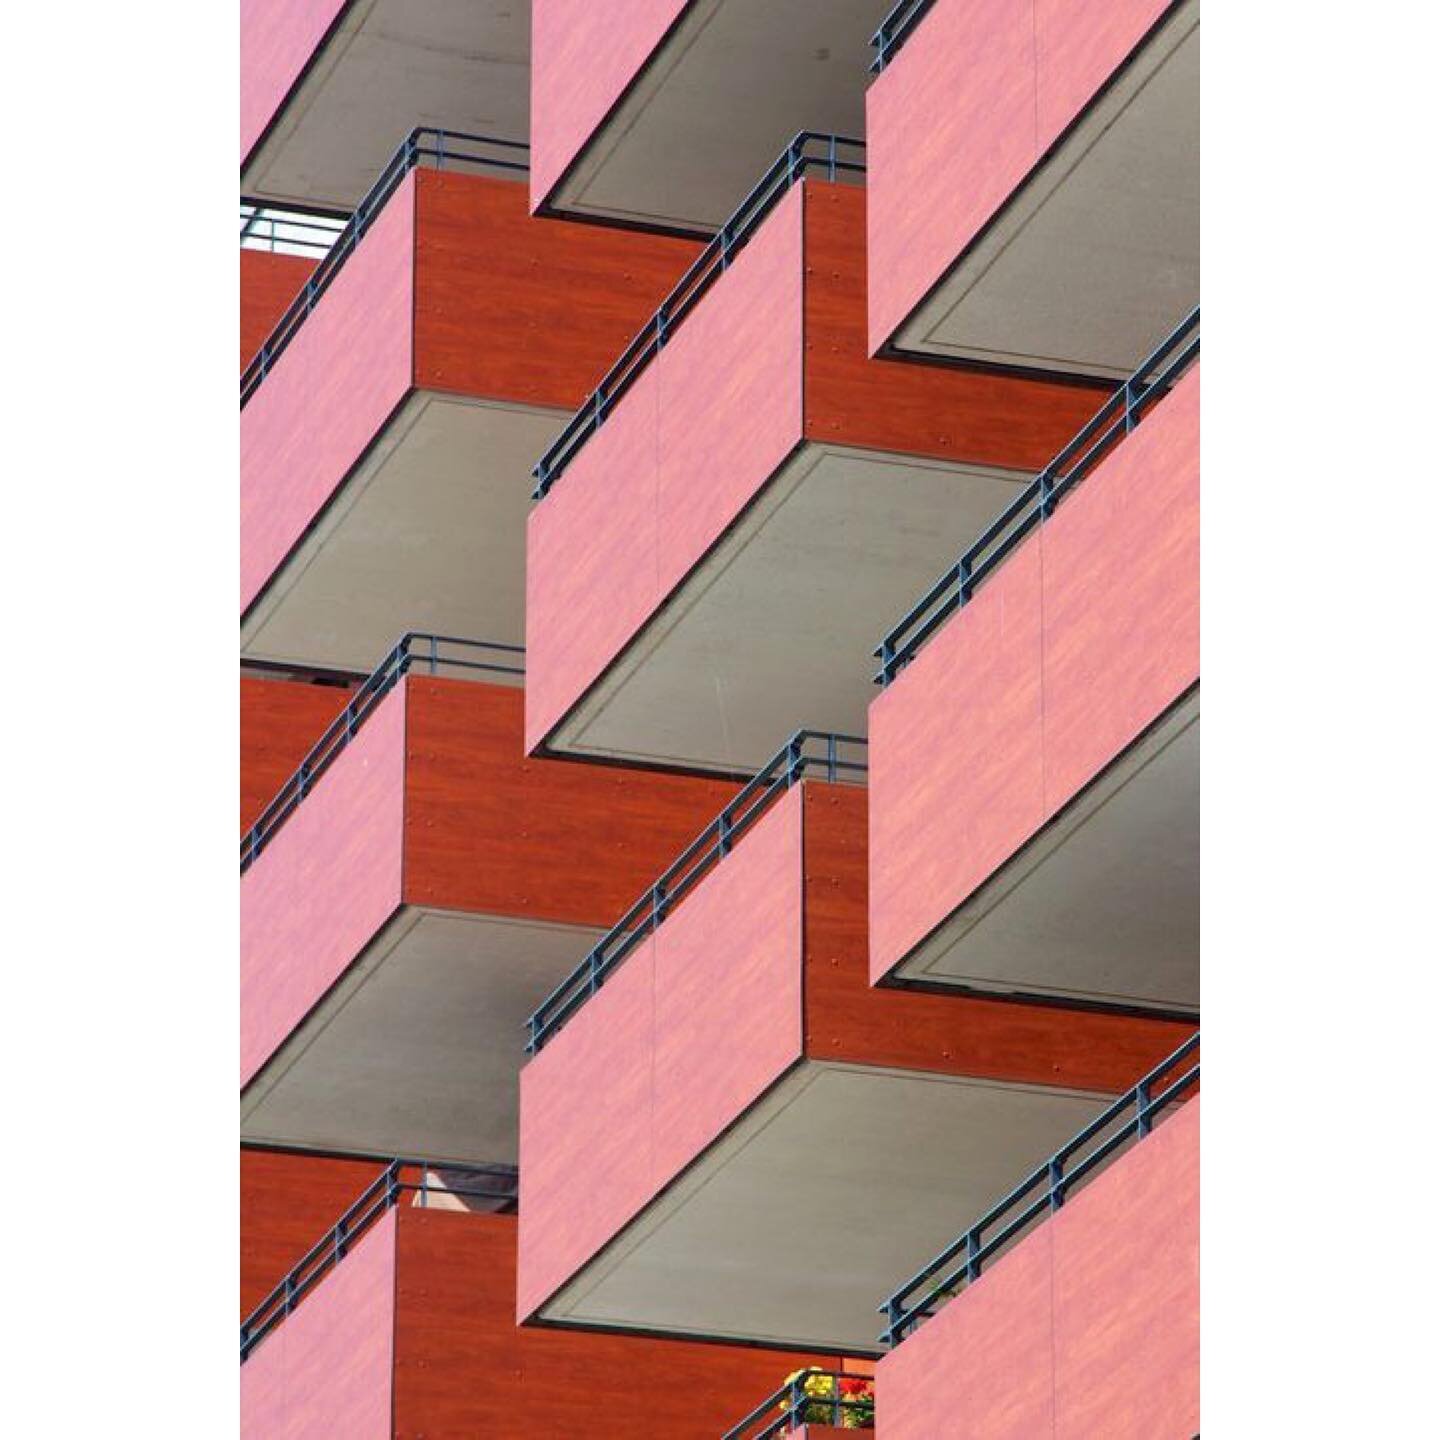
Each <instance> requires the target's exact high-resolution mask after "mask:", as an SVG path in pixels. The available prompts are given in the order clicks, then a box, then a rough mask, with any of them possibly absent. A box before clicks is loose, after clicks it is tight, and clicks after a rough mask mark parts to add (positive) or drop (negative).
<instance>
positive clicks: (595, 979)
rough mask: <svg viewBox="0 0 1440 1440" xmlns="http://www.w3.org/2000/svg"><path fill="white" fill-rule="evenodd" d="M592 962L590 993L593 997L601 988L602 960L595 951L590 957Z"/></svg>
mask: <svg viewBox="0 0 1440 1440" xmlns="http://www.w3.org/2000/svg"><path fill="white" fill-rule="evenodd" d="M588 959H589V961H590V981H589V987H588V988H589V993H590V994H591V995H593V994H594V993H595V992H596V991H597V990H598V989H599V988H600V958H599V956H598V955H597V954H596V952H595V951H594V950H592V951H591V952H590V954H589V956H588Z"/></svg>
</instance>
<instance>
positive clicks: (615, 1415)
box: [395, 1207, 826, 1440]
mask: <svg viewBox="0 0 1440 1440" xmlns="http://www.w3.org/2000/svg"><path fill="white" fill-rule="evenodd" d="M399 1220H400V1225H399V1234H398V1247H397V1265H398V1271H399V1273H398V1278H397V1282H396V1311H395V1328H396V1341H395V1435H396V1437H397V1440H422V1437H431V1436H439V1435H484V1436H493V1437H497V1440H498V1437H502V1436H520V1435H525V1436H542V1435H543V1436H554V1437H557V1440H559V1437H568V1436H574V1437H576V1440H579V1437H581V1436H584V1437H585V1440H608V1437H614V1440H633V1437H635V1436H638V1435H654V1436H664V1437H665V1440H714V1437H715V1436H716V1435H718V1434H719V1433H720V1432H721V1431H722V1430H724V1429H726V1428H727V1427H728V1426H729V1425H732V1424H734V1423H735V1422H736V1421H738V1420H740V1419H741V1418H742V1417H743V1416H744V1415H745V1414H746V1412H747V1411H749V1410H751V1409H752V1408H753V1407H754V1406H755V1405H756V1404H757V1403H758V1402H759V1401H760V1400H761V1399H763V1398H764V1397H765V1396H766V1395H767V1394H769V1393H770V1392H771V1391H773V1390H775V1389H777V1388H778V1387H779V1385H780V1383H781V1382H782V1381H783V1380H784V1379H785V1377H786V1375H788V1374H789V1373H790V1372H791V1371H792V1370H797V1369H799V1368H800V1367H801V1366H804V1365H813V1364H820V1365H824V1364H826V1361H825V1359H824V1358H823V1357H818V1356H815V1355H809V1354H797V1353H794V1352H788V1351H783V1350H781V1351H775V1350H756V1349H747V1348H745V1347H743V1346H733V1345H709V1344H699V1343H694V1342H689V1341H683V1340H651V1339H645V1338H641V1337H636V1336H620V1335H606V1334H596V1333H586V1332H581V1331H575V1330H554V1329H544V1328H532V1327H525V1328H519V1327H517V1326H516V1324H515V1245H516V1222H515V1219H514V1218H513V1217H511V1216H504V1215H493V1216H492V1215H464V1214H459V1213H456V1212H453V1211H448V1212H447V1211H440V1210H422V1209H418V1208H412V1207H404V1208H402V1209H401V1210H400V1211H399Z"/></svg>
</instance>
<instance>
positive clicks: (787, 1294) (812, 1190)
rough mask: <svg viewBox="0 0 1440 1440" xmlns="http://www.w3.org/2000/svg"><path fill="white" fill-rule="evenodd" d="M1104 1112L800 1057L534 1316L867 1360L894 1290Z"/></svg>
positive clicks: (991, 1087)
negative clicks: (881, 1305)
mask: <svg viewBox="0 0 1440 1440" xmlns="http://www.w3.org/2000/svg"><path fill="white" fill-rule="evenodd" d="M1105 1103H1106V1101H1105V1099H1104V1098H1103V1097H1099V1096H1092V1095H1085V1094H1077V1093H1075V1092H1073V1091H1061V1090H1047V1089H1040V1088H1036V1087H1031V1086H1021V1085H1007V1084H1001V1083H998V1082H994V1081H981V1080H970V1079H960V1078H956V1077H953V1076H944V1075H933V1074H918V1073H914V1072H905V1071H894V1070H881V1069H877V1068H869V1067H862V1066H854V1065H841V1064H833V1063H825V1062H819V1061H814V1060H805V1061H802V1062H801V1063H800V1064H799V1065H798V1066H796V1067H795V1068H794V1069H792V1070H791V1071H789V1072H788V1074H787V1075H786V1076H785V1077H784V1078H783V1079H782V1080H781V1081H780V1082H779V1083H778V1084H777V1085H776V1086H774V1087H773V1088H772V1089H771V1091H770V1092H769V1093H768V1095H767V1096H766V1097H765V1099H764V1100H762V1101H761V1102H760V1103H759V1104H758V1105H756V1106H755V1107H754V1108H753V1109H752V1110H751V1111H750V1112H749V1113H748V1114H747V1115H745V1116H744V1117H743V1118H742V1119H741V1121H740V1122H739V1123H738V1124H737V1125H736V1126H735V1127H734V1128H733V1129H732V1130H731V1131H730V1132H729V1133H728V1134H727V1135H726V1136H725V1137H724V1139H722V1140H720V1141H719V1142H717V1143H716V1144H715V1145H714V1146H712V1147H711V1148H710V1149H709V1150H708V1151H707V1152H706V1153H705V1154H704V1155H703V1156H701V1158H700V1159H699V1160H698V1161H697V1162H696V1164H695V1165H693V1166H692V1167H691V1168H690V1169H689V1170H688V1171H687V1172H686V1173H685V1174H684V1175H682V1176H681V1178H680V1179H679V1180H678V1181H676V1183H675V1184H674V1185H673V1186H671V1187H670V1189H669V1190H667V1191H666V1192H664V1193H663V1194H662V1195H661V1196H660V1197H659V1198H658V1199H657V1200H656V1201H655V1202H654V1203H653V1204H652V1205H650V1206H649V1207H648V1208H647V1209H646V1210H645V1211H644V1212H643V1213H642V1214H641V1215H640V1216H639V1217H638V1218H637V1219H636V1220H635V1221H634V1222H632V1223H631V1224H630V1225H629V1226H627V1227H626V1229H625V1230H624V1231H623V1232H622V1233H621V1234H620V1235H618V1236H617V1237H616V1239H615V1240H614V1241H613V1242H612V1243H611V1244H610V1245H609V1246H607V1247H606V1249H605V1250H603V1251H602V1252H601V1253H600V1255H599V1256H597V1257H596V1259H595V1260H593V1261H592V1262H591V1263H590V1264H589V1265H587V1266H586V1267H585V1268H584V1269H582V1270H581V1271H580V1273H579V1274H578V1275H577V1276H576V1277H575V1278H574V1279H572V1280H571V1281H570V1282H569V1283H568V1284H567V1285H565V1286H564V1287H563V1288H562V1289H561V1290H560V1291H559V1292H558V1293H557V1294H556V1295H555V1296H554V1297H553V1298H552V1299H551V1300H550V1301H549V1302H547V1303H546V1304H545V1305H544V1306H543V1307H542V1308H541V1310H540V1314H539V1318H541V1319H544V1320H548V1321H552V1322H555V1323H559V1324H566V1325H580V1326H597V1327H605V1328H621V1329H630V1328H633V1329H641V1330H656V1331H662V1332H665V1333H673V1334H684V1335H696V1336H708V1337H714V1338H721V1339H735V1340H748V1341H755V1342H759V1343H762V1344H787V1345H796V1346H804V1347H813V1348H816V1349H830V1350H838V1351H841V1352H843V1353H847V1354H873V1353H876V1350H877V1347H876V1342H875V1337H876V1335H877V1334H878V1332H879V1325H878V1323H877V1321H878V1318H879V1317H878V1316H877V1315H876V1313H875V1306H876V1304H877V1302H878V1300H879V1297H881V1296H883V1295H885V1294H888V1293H889V1292H890V1291H891V1290H893V1289H894V1287H895V1282H896V1278H897V1277H903V1276H905V1275H908V1274H910V1273H912V1272H913V1271H915V1270H917V1269H919V1268H920V1266H921V1265H923V1264H924V1263H925V1262H926V1261H927V1260H929V1259H930V1258H931V1257H932V1256H933V1255H934V1254H936V1253H937V1252H938V1251H939V1250H940V1249H942V1248H943V1247H944V1246H945V1245H946V1244H948V1243H949V1242H950V1241H951V1240H952V1239H954V1237H955V1235H956V1233H957V1231H958V1230H959V1229H960V1228H961V1227H962V1226H963V1225H964V1224H965V1223H966V1222H967V1221H968V1220H969V1219H971V1218H973V1217H974V1216H976V1215H978V1214H980V1213H981V1212H982V1211H983V1210H984V1209H985V1208H986V1207H987V1206H989V1205H990V1204H992V1203H994V1202H995V1201H996V1200H999V1199H1000V1198H1001V1197H1002V1196H1003V1195H1005V1194H1007V1193H1008V1192H1009V1191H1010V1190H1011V1188H1012V1187H1013V1186H1014V1185H1015V1184H1016V1183H1017V1181H1018V1180H1019V1179H1020V1178H1021V1177H1022V1176H1023V1175H1024V1174H1025V1173H1026V1172H1027V1171H1028V1170H1030V1169H1031V1168H1033V1167H1034V1166H1035V1165H1037V1164H1039V1163H1040V1162H1041V1161H1042V1160H1043V1159H1044V1158H1045V1157H1046V1155H1048V1154H1050V1153H1052V1152H1053V1151H1054V1150H1055V1149H1057V1148H1058V1147H1059V1146H1060V1145H1061V1144H1062V1143H1064V1141H1065V1140H1067V1139H1069V1138H1070V1136H1072V1135H1073V1134H1074V1133H1075V1132H1076V1131H1077V1130H1079V1129H1080V1128H1081V1127H1082V1126H1083V1125H1084V1124H1085V1123H1086V1122H1087V1121H1088V1120H1090V1119H1091V1118H1092V1117H1093V1116H1094V1115H1096V1114H1098V1113H1099V1111H1100V1110H1101V1109H1103V1108H1104V1105H1105Z"/></svg>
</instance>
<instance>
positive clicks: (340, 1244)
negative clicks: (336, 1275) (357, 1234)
mask: <svg viewBox="0 0 1440 1440" xmlns="http://www.w3.org/2000/svg"><path fill="white" fill-rule="evenodd" d="M344 1258H345V1222H344V1220H337V1221H336V1222H335V1263H336V1264H337V1265H338V1264H339V1263H340V1262H341V1261H342V1260H343V1259H344Z"/></svg>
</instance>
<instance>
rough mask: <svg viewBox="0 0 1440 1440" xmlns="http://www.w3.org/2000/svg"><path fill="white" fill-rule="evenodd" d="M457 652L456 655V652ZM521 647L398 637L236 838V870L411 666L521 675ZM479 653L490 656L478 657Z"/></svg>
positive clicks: (437, 637)
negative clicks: (275, 792)
mask: <svg viewBox="0 0 1440 1440" xmlns="http://www.w3.org/2000/svg"><path fill="white" fill-rule="evenodd" d="M457 651H459V652H460V653H458V654H457V653H455V652H457ZM524 654H525V647H524V646H523V645H500V644H497V643H494V642H492V641H488V640H458V639H456V638H455V637H454V636H450V635H419V634H415V633H413V632H408V633H406V634H404V635H402V636H401V637H400V639H399V641H398V642H397V643H396V645H395V648H394V649H393V650H391V651H390V653H389V654H388V655H386V657H385V658H384V659H383V660H382V661H381V662H380V663H379V665H377V666H376V667H375V669H374V671H372V672H371V674H370V675H369V676H367V677H366V678H365V679H364V680H362V681H361V682H360V687H359V689H358V690H356V692H355V694H354V695H352V696H351V697H350V703H349V704H348V705H346V707H345V708H344V709H343V710H342V711H341V712H340V713H339V714H338V715H337V716H336V717H335V718H334V719H333V720H332V721H331V722H330V724H329V725H328V726H327V727H326V729H325V733H324V734H323V735H321V737H320V738H319V739H318V740H317V741H316V742H315V744H314V745H312V746H311V747H310V752H309V754H307V755H306V756H305V758H304V759H303V760H302V761H301V762H300V767H299V769H297V770H296V771H295V773H294V774H293V775H291V777H290V778H289V779H288V780H287V781H286V782H285V783H284V784H283V785H282V786H281V787H280V790H279V793H278V794H277V795H276V796H275V798H274V799H273V800H272V801H271V802H270V803H269V804H268V805H267V806H266V807H265V808H264V809H263V810H262V811H261V812H260V815H259V818H258V819H257V820H256V821H255V823H254V824H253V825H252V826H251V827H250V828H249V829H248V830H247V831H246V832H245V834H244V835H243V836H242V837H241V840H240V873H241V874H242V875H243V874H244V873H245V871H246V870H248V869H249V868H250V866H251V865H253V864H254V863H255V859H256V857H257V856H258V855H259V854H260V852H261V851H262V850H263V849H264V848H265V846H266V845H268V844H269V843H270V841H271V839H272V838H273V837H274V835H275V832H276V831H277V830H278V829H279V828H280V827H281V826H282V825H283V824H284V823H285V821H286V820H288V819H289V818H290V816H291V814H292V813H293V812H294V811H295V808H296V807H297V806H298V805H299V804H300V802H301V801H302V800H304V798H305V797H306V796H307V795H308V794H309V793H310V791H311V790H313V789H314V788H315V782H316V781H317V780H319V778H320V777H321V776H322V775H323V774H324V773H325V772H326V770H328V769H329V768H330V766H331V765H332V764H333V763H334V761H335V759H336V757H337V756H338V755H339V754H340V752H341V751H342V750H344V749H345V747H346V746H347V745H348V744H349V743H350V742H351V741H352V740H353V739H354V738H355V736H356V735H357V734H358V733H359V731H360V727H361V726H362V725H364V723H365V721H366V720H368V719H369V718H370V716H371V715H372V714H373V713H374V711H375V708H376V706H378V705H379V704H380V702H381V701H382V700H383V699H384V698H385V697H386V696H387V695H388V694H389V693H390V692H391V690H393V689H394V688H395V686H396V685H397V684H398V683H399V682H400V679H401V677H402V676H403V675H404V674H405V673H406V672H407V671H408V670H411V669H413V668H414V667H415V666H417V665H420V666H423V667H424V668H425V672H426V673H427V674H430V675H439V674H442V673H448V672H453V671H457V670H458V671H465V672H471V671H481V672H484V673H486V674H492V675H523V674H524V673H525V666H524V664H523V663H516V660H515V657H516V656H520V657H522V658H523V656H524ZM477 656H485V657H488V658H485V659H478V658H476V657H477Z"/></svg>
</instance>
